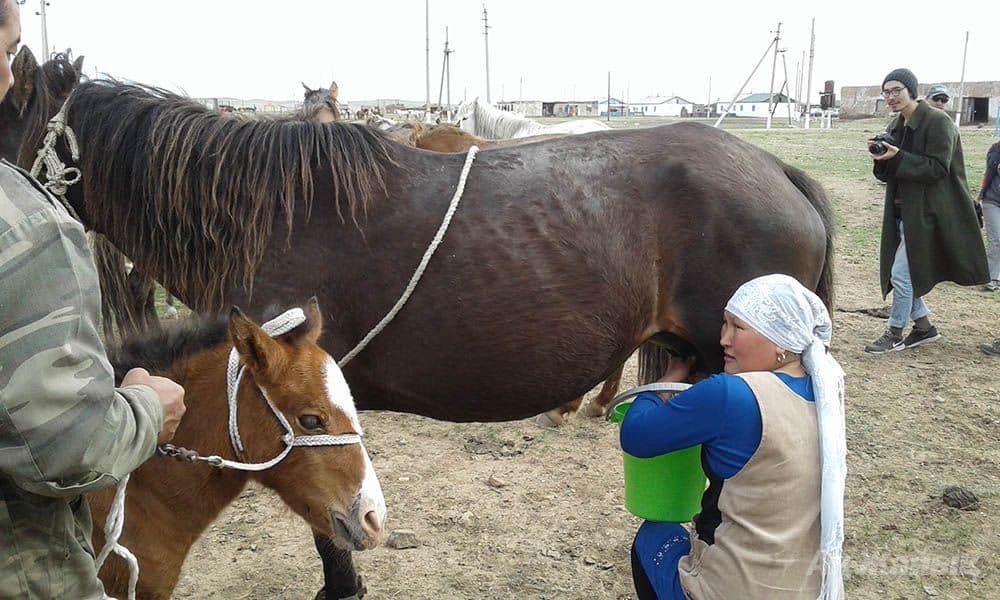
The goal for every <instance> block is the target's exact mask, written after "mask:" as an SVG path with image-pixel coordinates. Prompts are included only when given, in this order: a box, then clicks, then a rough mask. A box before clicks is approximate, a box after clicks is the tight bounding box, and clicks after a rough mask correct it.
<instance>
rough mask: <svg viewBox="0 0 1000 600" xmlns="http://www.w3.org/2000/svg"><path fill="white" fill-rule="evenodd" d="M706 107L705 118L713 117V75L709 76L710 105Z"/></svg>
mask: <svg viewBox="0 0 1000 600" xmlns="http://www.w3.org/2000/svg"><path fill="white" fill-rule="evenodd" d="M705 107H706V111H705V113H706V114H705V116H706V117H711V116H712V76H711V75H709V76H708V103H707V104H706V105H705Z"/></svg>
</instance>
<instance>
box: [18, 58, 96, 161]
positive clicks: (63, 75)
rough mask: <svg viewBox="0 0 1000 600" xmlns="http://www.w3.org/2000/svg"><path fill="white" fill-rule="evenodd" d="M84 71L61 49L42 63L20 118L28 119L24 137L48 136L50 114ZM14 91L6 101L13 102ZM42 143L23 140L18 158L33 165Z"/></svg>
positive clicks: (30, 138)
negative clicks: (78, 69) (79, 69)
mask: <svg viewBox="0 0 1000 600" xmlns="http://www.w3.org/2000/svg"><path fill="white" fill-rule="evenodd" d="M81 75H82V73H80V72H78V71H77V70H76V67H74V66H73V62H72V61H71V60H70V56H69V55H68V54H66V53H65V52H58V53H56V54H55V55H53V56H52V58H51V59H49V60H47V61H45V62H44V63H43V64H41V65H39V66H38V69H37V70H36V71H35V77H34V90H33V92H32V99H31V100H29V101H28V103H27V105H26V106H24V107H22V108H21V110H20V113H19V114H18V117H19V118H23V119H25V123H26V127H25V131H24V140H34V139H38V140H41V139H42V138H43V137H44V136H45V126H46V124H47V123H48V120H49V117H50V116H51V115H52V114H53V113H55V112H56V110H57V109H58V108H57V107H58V105H59V103H61V102H63V101H65V99H66V97H67V96H68V95H69V94H70V92H71V91H73V88H74V87H76V85H77V83H79V81H80V76H81ZM12 101H13V98H12V94H8V95H7V98H5V99H4V102H3V104H4V105H7V104H8V103H10V102H12ZM37 152H38V146H37V145H34V144H22V145H21V149H20V152H19V153H18V156H17V162H18V164H19V165H21V166H22V167H24V168H26V169H27V168H31V163H33V162H34V160H35V155H36V154H37Z"/></svg>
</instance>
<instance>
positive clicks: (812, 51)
mask: <svg viewBox="0 0 1000 600" xmlns="http://www.w3.org/2000/svg"><path fill="white" fill-rule="evenodd" d="M814 56H816V19H815V18H813V20H812V29H811V30H810V33H809V75H808V76H807V77H806V93H805V95H804V96H805V103H806V129H809V118H810V117H811V116H812V115H811V113H812V110H811V107H810V106H809V98H811V97H812V89H813V57H814Z"/></svg>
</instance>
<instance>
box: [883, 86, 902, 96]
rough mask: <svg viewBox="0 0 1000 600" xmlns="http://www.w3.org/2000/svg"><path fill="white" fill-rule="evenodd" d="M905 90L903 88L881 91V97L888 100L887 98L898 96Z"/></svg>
mask: <svg viewBox="0 0 1000 600" xmlns="http://www.w3.org/2000/svg"><path fill="white" fill-rule="evenodd" d="M905 89H906V88H905V87H894V88H889V89H887V90H882V95H883V96H885V97H886V98H888V97H889V96H898V95H899V94H900V93H902V91H903V90H905Z"/></svg>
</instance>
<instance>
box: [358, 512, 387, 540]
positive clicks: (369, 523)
mask: <svg viewBox="0 0 1000 600" xmlns="http://www.w3.org/2000/svg"><path fill="white" fill-rule="evenodd" d="M361 528H362V529H364V530H365V535H367V536H368V537H369V538H370V539H371V540H372V541H374V542H376V543H378V541H379V538H380V537H381V536H382V521H381V519H379V518H378V513H376V512H375V511H374V510H370V511H368V512H367V513H365V518H364V519H363V520H362V521H361Z"/></svg>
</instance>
